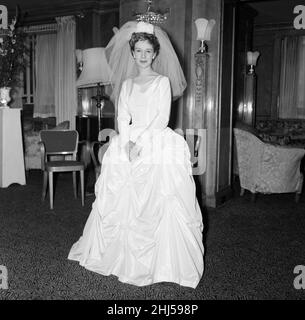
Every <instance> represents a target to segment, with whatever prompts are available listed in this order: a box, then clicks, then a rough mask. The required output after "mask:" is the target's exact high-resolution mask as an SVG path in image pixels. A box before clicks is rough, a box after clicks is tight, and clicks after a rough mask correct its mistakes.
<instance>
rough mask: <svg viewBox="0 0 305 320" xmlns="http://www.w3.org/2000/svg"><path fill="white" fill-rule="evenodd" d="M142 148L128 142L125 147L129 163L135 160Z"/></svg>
mask: <svg viewBox="0 0 305 320" xmlns="http://www.w3.org/2000/svg"><path fill="white" fill-rule="evenodd" d="M141 150H142V147H140V146H139V145H137V144H136V142H132V141H128V142H127V143H126V146H125V151H126V154H127V155H128V158H129V161H133V160H135V159H136V158H137V157H138V156H139V155H140V153H141Z"/></svg>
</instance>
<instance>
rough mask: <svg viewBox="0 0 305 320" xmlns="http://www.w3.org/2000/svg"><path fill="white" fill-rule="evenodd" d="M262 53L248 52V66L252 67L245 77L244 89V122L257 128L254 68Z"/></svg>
mask: <svg viewBox="0 0 305 320" xmlns="http://www.w3.org/2000/svg"><path fill="white" fill-rule="evenodd" d="M259 55H260V53H259V52H258V51H255V52H252V51H248V52H247V65H248V66H250V68H249V71H248V72H247V73H246V75H245V88H244V108H243V112H242V121H243V122H244V123H246V124H248V125H251V126H253V127H254V126H255V115H256V83H257V79H256V74H255V70H254V67H255V66H256V63H257V58H258V57H259Z"/></svg>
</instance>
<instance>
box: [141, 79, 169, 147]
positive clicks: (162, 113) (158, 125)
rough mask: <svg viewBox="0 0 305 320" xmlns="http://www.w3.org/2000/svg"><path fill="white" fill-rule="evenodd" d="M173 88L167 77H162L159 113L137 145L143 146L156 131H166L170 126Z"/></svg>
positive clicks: (142, 134)
mask: <svg viewBox="0 0 305 320" xmlns="http://www.w3.org/2000/svg"><path fill="white" fill-rule="evenodd" d="M171 102H172V97H171V88H170V82H169V79H168V78H167V77H162V79H161V80H160V102H159V108H158V110H159V112H158V114H157V115H156V117H155V118H154V119H153V120H152V122H151V123H150V124H149V125H148V127H147V128H145V130H144V131H143V132H142V133H141V134H140V135H139V137H138V139H137V141H136V143H138V144H140V145H141V144H142V143H143V142H144V141H145V140H146V139H149V138H151V136H152V134H153V131H154V130H157V129H159V130H161V129H165V128H166V127H167V125H168V121H169V116H170V109H171Z"/></svg>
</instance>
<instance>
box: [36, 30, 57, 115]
mask: <svg viewBox="0 0 305 320" xmlns="http://www.w3.org/2000/svg"><path fill="white" fill-rule="evenodd" d="M55 52H56V34H43V35H37V38H36V48H35V55H36V59H35V77H36V88H35V93H34V95H35V98H34V101H35V104H34V117H41V118H47V117H54V116H55V88H54V86H55V71H54V70H55Z"/></svg>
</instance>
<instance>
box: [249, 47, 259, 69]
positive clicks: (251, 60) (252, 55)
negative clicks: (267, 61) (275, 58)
mask: <svg viewBox="0 0 305 320" xmlns="http://www.w3.org/2000/svg"><path fill="white" fill-rule="evenodd" d="M259 55H260V53H259V52H258V51H254V52H252V51H248V52H247V64H248V66H250V69H249V73H254V67H255V66H256V62H257V58H258V57H259Z"/></svg>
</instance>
